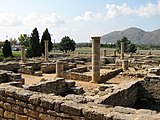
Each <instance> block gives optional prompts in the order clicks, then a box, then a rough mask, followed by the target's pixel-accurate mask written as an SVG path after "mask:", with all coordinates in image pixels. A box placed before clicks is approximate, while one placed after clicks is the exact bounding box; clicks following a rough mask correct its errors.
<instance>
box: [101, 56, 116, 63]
mask: <svg viewBox="0 0 160 120" xmlns="http://www.w3.org/2000/svg"><path fill="white" fill-rule="evenodd" d="M115 60H116V57H102V61H104V63H105V64H108V63H115Z"/></svg>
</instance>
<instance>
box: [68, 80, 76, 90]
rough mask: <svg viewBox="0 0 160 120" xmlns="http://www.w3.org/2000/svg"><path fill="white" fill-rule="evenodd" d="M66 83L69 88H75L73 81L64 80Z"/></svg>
mask: <svg viewBox="0 0 160 120" xmlns="http://www.w3.org/2000/svg"><path fill="white" fill-rule="evenodd" d="M66 83H67V86H68V87H69V88H71V87H73V86H75V84H76V82H75V81H73V80H66Z"/></svg>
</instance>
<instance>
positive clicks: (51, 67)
mask: <svg viewBox="0 0 160 120" xmlns="http://www.w3.org/2000/svg"><path fill="white" fill-rule="evenodd" d="M41 71H42V72H43V73H55V71H56V63H42V64H41Z"/></svg>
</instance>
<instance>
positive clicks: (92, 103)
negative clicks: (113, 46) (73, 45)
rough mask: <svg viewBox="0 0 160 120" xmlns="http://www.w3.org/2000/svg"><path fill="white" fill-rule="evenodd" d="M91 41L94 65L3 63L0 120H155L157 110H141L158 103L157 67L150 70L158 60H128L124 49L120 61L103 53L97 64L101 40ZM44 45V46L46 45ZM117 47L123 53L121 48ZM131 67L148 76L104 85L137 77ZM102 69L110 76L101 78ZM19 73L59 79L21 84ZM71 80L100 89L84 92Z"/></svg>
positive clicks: (80, 61)
mask: <svg viewBox="0 0 160 120" xmlns="http://www.w3.org/2000/svg"><path fill="white" fill-rule="evenodd" d="M92 39H93V43H92V44H93V45H92V46H93V48H92V49H93V50H92V51H93V52H92V58H93V59H92V66H87V65H85V64H86V62H87V61H88V59H87V58H71V59H68V58H67V59H61V60H58V61H50V60H49V59H48V56H49V55H48V54H46V56H45V60H44V61H39V60H36V62H35V60H34V61H30V62H29V61H27V60H26V59H25V57H24V56H23V55H22V58H21V62H20V63H15V62H14V63H10V62H6V63H1V64H0V69H1V70H0V81H1V82H2V83H1V84H0V119H2V120H3V119H4V120H6V119H9V120H14V119H15V120H23V119H24V120H144V119H149V120H159V119H160V114H159V112H160V110H159V108H160V106H158V105H157V106H158V107H157V106H156V107H153V108H148V109H145V107H144V106H141V105H142V103H145V104H147V105H148V106H149V105H150V103H159V102H160V92H159V91H160V68H159V67H156V68H155V67H154V66H157V65H159V63H160V61H159V59H158V58H156V56H153V55H151V54H149V55H150V56H147V57H143V58H142V56H138V55H134V54H132V55H131V54H130V55H129V56H128V57H127V58H126V56H125V55H124V51H123V50H122V52H121V56H120V57H118V56H117V55H116V52H115V51H113V55H112V56H110V57H108V56H106V52H107V51H106V50H104V54H103V57H102V59H100V51H99V48H100V46H99V43H100V42H99V40H100V37H92ZM45 44H46V45H45V46H47V42H45ZM97 44H98V45H97ZM121 47H122V49H123V47H124V45H123V43H122V44H121ZM22 54H24V51H23V50H22ZM101 63H102V64H101ZM110 63H111V64H110ZM79 65H83V67H82V66H79ZM129 67H132V68H134V69H135V71H138V70H144V71H146V72H147V73H148V74H146V73H144V74H143V75H142V76H141V78H144V77H145V78H144V79H141V80H130V81H123V82H122V83H120V84H106V83H105V82H106V81H107V80H109V79H111V78H113V77H115V76H116V75H118V74H121V75H123V76H125V75H126V76H127V75H131V76H136V75H139V73H136V72H134V73H129ZM100 69H109V70H110V72H107V73H105V74H101V73H100ZM88 72H91V74H87V73H88ZM21 73H23V74H30V75H37V76H41V75H42V74H43V73H56V75H57V78H54V79H43V81H41V82H40V83H38V84H31V85H25V84H24V79H23V78H22V77H21ZM140 75H141V74H140ZM61 77H63V78H61ZM72 79H73V80H81V81H86V82H97V83H101V84H99V87H98V88H97V89H94V90H91V91H87V90H84V89H83V87H79V86H76V83H75V81H73V80H72ZM3 82H4V83H3Z"/></svg>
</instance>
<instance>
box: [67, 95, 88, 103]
mask: <svg viewBox="0 0 160 120" xmlns="http://www.w3.org/2000/svg"><path fill="white" fill-rule="evenodd" d="M65 99H66V100H71V101H73V102H76V103H86V102H87V100H86V98H85V97H84V96H82V95H74V94H69V95H67V96H65Z"/></svg>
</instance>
